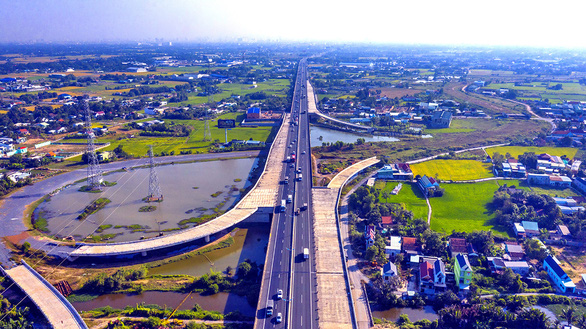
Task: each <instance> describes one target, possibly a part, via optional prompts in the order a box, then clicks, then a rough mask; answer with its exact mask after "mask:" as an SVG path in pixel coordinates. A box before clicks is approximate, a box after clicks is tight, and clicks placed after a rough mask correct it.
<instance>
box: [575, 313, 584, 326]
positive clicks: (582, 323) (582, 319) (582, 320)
mask: <svg viewBox="0 0 586 329" xmlns="http://www.w3.org/2000/svg"><path fill="white" fill-rule="evenodd" d="M576 324H577V325H578V328H580V329H586V314H582V316H581V317H578V319H576Z"/></svg>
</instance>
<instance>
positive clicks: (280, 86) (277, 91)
mask: <svg viewBox="0 0 586 329" xmlns="http://www.w3.org/2000/svg"><path fill="white" fill-rule="evenodd" d="M256 86H257V87H256V88H251V87H252V86H251V85H247V84H240V83H221V84H218V89H219V90H220V91H221V92H220V93H219V94H214V95H212V97H213V99H214V101H215V102H217V101H220V100H222V99H224V98H229V97H230V96H232V95H240V96H244V95H247V94H252V93H256V92H260V91H264V92H265V93H266V94H268V95H277V96H282V97H285V96H286V93H287V90H288V89H289V86H290V80H288V79H271V80H267V81H264V82H259V83H257V85H256ZM208 101H209V100H208V97H207V96H188V100H187V101H185V102H181V103H169V105H170V106H182V105H189V104H191V105H198V104H204V103H207V102H208Z"/></svg>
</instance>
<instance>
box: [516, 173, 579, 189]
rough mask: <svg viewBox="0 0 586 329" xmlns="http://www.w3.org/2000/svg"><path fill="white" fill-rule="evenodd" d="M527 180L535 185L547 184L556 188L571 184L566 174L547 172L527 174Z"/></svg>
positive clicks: (566, 186) (567, 186)
mask: <svg viewBox="0 0 586 329" xmlns="http://www.w3.org/2000/svg"><path fill="white" fill-rule="evenodd" d="M527 182H529V183H531V184H536V185H549V186H552V187H557V188H569V187H570V186H571V185H572V179H570V178H569V177H567V176H558V175H548V174H528V175H527Z"/></svg>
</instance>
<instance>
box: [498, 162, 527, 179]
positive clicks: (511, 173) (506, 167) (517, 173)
mask: <svg viewBox="0 0 586 329" xmlns="http://www.w3.org/2000/svg"><path fill="white" fill-rule="evenodd" d="M526 174H527V169H526V168H525V166H524V165H523V164H522V163H519V162H516V161H512V159H509V160H507V162H503V177H525V175H526Z"/></svg>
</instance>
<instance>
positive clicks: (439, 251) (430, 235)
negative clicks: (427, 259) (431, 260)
mask: <svg viewBox="0 0 586 329" xmlns="http://www.w3.org/2000/svg"><path fill="white" fill-rule="evenodd" d="M422 239H423V243H424V244H425V255H432V256H441V255H443V254H444V253H445V250H446V248H445V245H444V243H443V241H442V238H441V235H440V234H439V233H437V232H435V231H432V230H430V229H427V230H426V231H425V232H423V235H422Z"/></svg>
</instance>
